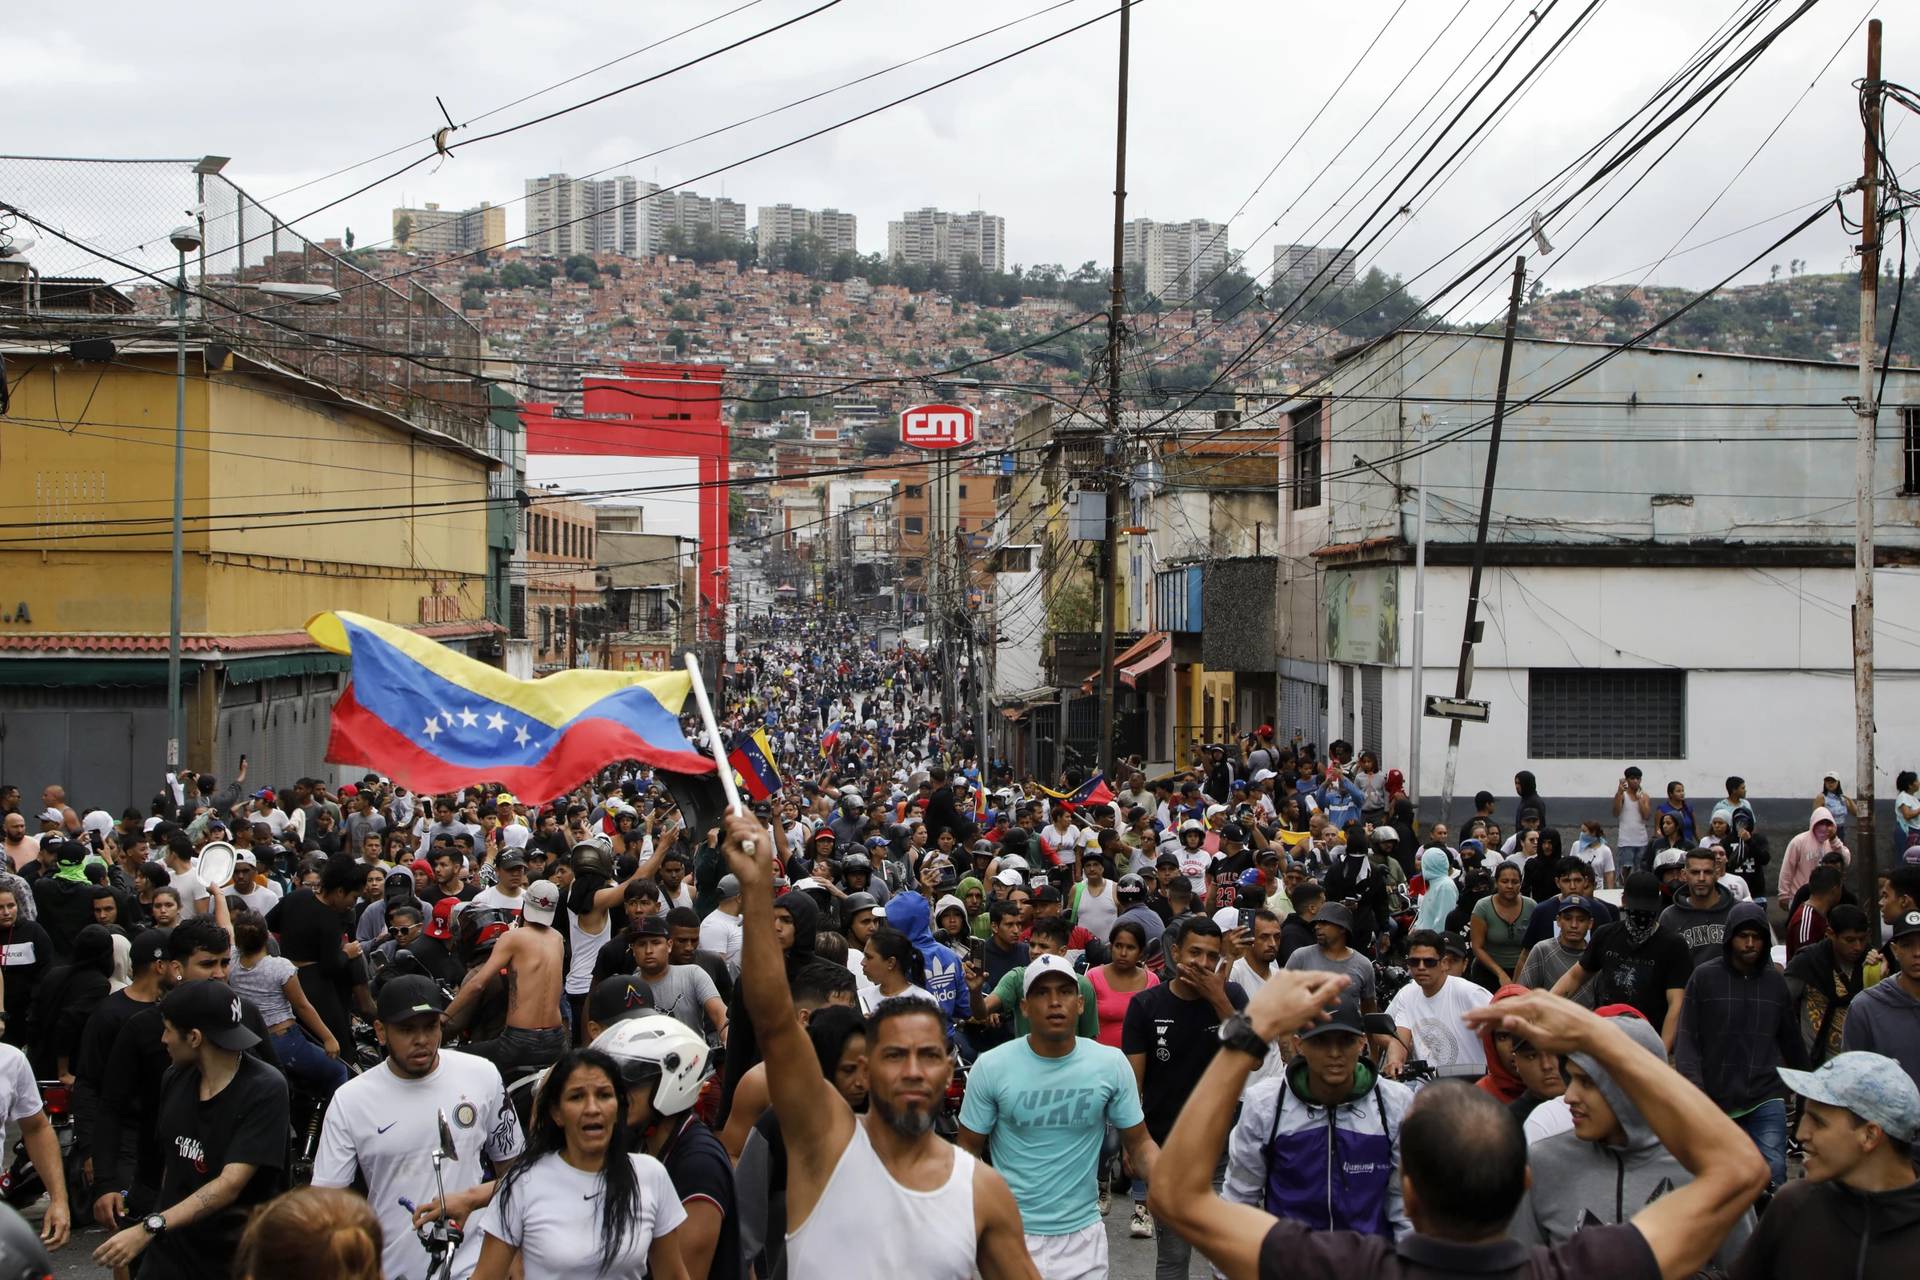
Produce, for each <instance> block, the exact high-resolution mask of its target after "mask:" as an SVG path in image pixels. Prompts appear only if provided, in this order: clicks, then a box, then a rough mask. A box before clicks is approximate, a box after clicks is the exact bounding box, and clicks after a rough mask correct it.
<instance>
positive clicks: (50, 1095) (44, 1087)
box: [0, 1080, 74, 1209]
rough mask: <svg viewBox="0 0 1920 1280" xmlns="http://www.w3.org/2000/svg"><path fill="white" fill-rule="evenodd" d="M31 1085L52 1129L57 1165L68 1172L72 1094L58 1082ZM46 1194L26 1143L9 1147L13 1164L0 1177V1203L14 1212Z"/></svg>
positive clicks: (71, 1140)
mask: <svg viewBox="0 0 1920 1280" xmlns="http://www.w3.org/2000/svg"><path fill="white" fill-rule="evenodd" d="M35 1083H36V1084H38V1085H39V1086H40V1105H41V1108H42V1109H43V1110H44V1111H45V1112H46V1116H47V1122H48V1123H49V1124H51V1125H52V1126H53V1131H54V1134H55V1135H56V1136H57V1137H58V1138H59V1140H60V1165H61V1167H62V1168H63V1169H67V1170H69V1171H72V1170H73V1168H74V1162H73V1142H74V1129H73V1094H72V1091H71V1090H69V1089H68V1088H67V1086H66V1085H64V1084H62V1083H60V1081H58V1080H38V1081H35ZM46 1193H47V1187H46V1184H45V1183H44V1182H42V1181H41V1180H40V1171H39V1170H38V1169H36V1168H34V1167H33V1159H32V1157H30V1156H29V1155H28V1154H27V1143H26V1140H25V1139H24V1138H23V1139H21V1140H20V1141H18V1142H16V1143H14V1144H13V1163H12V1164H10V1165H8V1166H7V1169H6V1172H4V1173H0V1200H5V1201H6V1203H7V1204H8V1205H10V1206H12V1207H13V1208H15V1209H25V1208H27V1207H28V1206H29V1205H31V1204H33V1203H34V1202H35V1201H37V1200H39V1199H40V1197H41V1196H43V1195H45V1194H46Z"/></svg>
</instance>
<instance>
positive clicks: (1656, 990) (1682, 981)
mask: <svg viewBox="0 0 1920 1280" xmlns="http://www.w3.org/2000/svg"><path fill="white" fill-rule="evenodd" d="M1576 963H1577V964H1578V965H1579V967H1580V968H1581V969H1582V970H1583V971H1584V972H1586V973H1596V972H1597V973H1599V975H1600V980H1599V981H1598V982H1596V983H1595V984H1594V987H1593V997H1594V1001H1595V1003H1596V1004H1600V1005H1608V1004H1630V1005H1632V1006H1633V1007H1634V1008H1636V1009H1638V1010H1639V1011H1640V1012H1641V1013H1642V1014H1643V1015H1645V1017H1646V1019H1647V1021H1648V1022H1651V1023H1652V1024H1653V1025H1654V1026H1655V1027H1660V1026H1662V1025H1664V1024H1665V1022H1666V1018H1667V992H1668V991H1669V990H1671V989H1674V988H1681V989H1684V988H1685V987H1686V985H1687V979H1688V977H1690V976H1691V975H1692V973H1693V952H1692V951H1691V950H1690V949H1689V948H1688V947H1687V940H1686V939H1685V938H1683V937H1681V936H1680V935H1679V934H1677V933H1675V932H1674V931H1673V930H1672V929H1669V928H1667V927H1666V926H1665V925H1662V926H1661V927H1659V928H1657V929H1655V930H1654V931H1653V936H1652V937H1650V938H1648V939H1647V940H1646V941H1645V942H1643V943H1640V944H1639V945H1638V946H1636V945H1635V944H1634V941H1633V938H1632V937H1631V936H1629V935H1628V933H1627V922H1626V921H1624V920H1619V921H1615V922H1614V923H1613V924H1610V925H1606V926H1604V927H1603V928H1601V929H1600V931H1599V932H1597V933H1595V934H1594V935H1593V942H1592V943H1591V944H1590V945H1589V946H1588V947H1587V949H1586V951H1585V952H1584V953H1583V954H1582V955H1581V957H1580V959H1579V960H1578V961H1577V962H1576Z"/></svg>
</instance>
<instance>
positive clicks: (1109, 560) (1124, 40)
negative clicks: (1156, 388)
mask: <svg viewBox="0 0 1920 1280" xmlns="http://www.w3.org/2000/svg"><path fill="white" fill-rule="evenodd" d="M1132 17H1133V4H1132V0H1128V3H1126V4H1123V5H1122V6H1121V7H1120V92H1119V123H1118V127H1117V129H1116V131H1115V141H1114V154H1113V293H1112V296H1111V298H1110V299H1109V300H1108V302H1107V442H1106V449H1105V458H1106V471H1107V475H1106V490H1107V512H1106V523H1105V526H1104V528H1103V530H1102V533H1103V534H1104V536H1103V537H1102V538H1101V540H1100V743H1099V750H1097V751H1096V752H1094V759H1095V760H1097V761H1099V767H1100V770H1101V772H1103V773H1105V774H1106V775H1107V777H1108V778H1110V779H1111V778H1112V777H1113V776H1114V775H1113V722H1114V678H1115V676H1114V670H1113V614H1114V610H1115V609H1116V608H1117V607H1118V605H1119V588H1118V586H1117V582H1116V580H1117V578H1118V577H1119V573H1120V504H1121V502H1122V501H1124V500H1125V498H1126V494H1127V483H1126V477H1125V475H1123V474H1122V469H1123V467H1124V466H1125V456H1124V451H1123V450H1122V449H1121V447H1120V343H1121V333H1122V322H1123V320H1124V318H1125V316H1124V313H1125V311H1126V306H1127V287H1126V270H1127V268H1126V260H1125V259H1126V223H1127V54H1128V52H1129V45H1130V43H1131V41H1132V36H1133V26H1132V22H1131V19H1132ZM1060 727H1061V731H1062V732H1063V733H1064V732H1065V730H1066V726H1065V725H1062V726H1060Z"/></svg>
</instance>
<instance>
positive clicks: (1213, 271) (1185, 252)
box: [1121, 218, 1233, 303]
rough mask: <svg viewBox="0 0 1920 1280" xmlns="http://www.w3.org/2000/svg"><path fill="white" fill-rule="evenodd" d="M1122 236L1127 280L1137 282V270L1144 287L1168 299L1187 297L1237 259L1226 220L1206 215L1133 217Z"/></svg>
mask: <svg viewBox="0 0 1920 1280" xmlns="http://www.w3.org/2000/svg"><path fill="white" fill-rule="evenodd" d="M1121 238H1122V241H1123V245H1122V249H1123V252H1122V254H1121V260H1122V261H1123V262H1125V263H1126V264H1127V278H1128V283H1130V284H1131V283H1133V282H1134V280H1135V279H1136V276H1135V272H1138V273H1139V275H1138V277H1137V279H1138V280H1139V282H1140V283H1141V284H1142V285H1143V286H1144V287H1145V289H1146V291H1147V292H1148V293H1150V294H1152V295H1153V296H1154V297H1156V298H1159V299H1161V300H1162V301H1164V302H1177V303H1184V302H1186V301H1187V300H1188V299H1190V298H1191V297H1192V296H1193V295H1194V294H1195V293H1197V292H1199V291H1200V290H1202V289H1204V288H1205V287H1206V285H1207V283H1208V282H1209V281H1211V280H1212V279H1213V278H1214V277H1215V276H1217V275H1219V274H1220V273H1221V272H1222V271H1223V270H1225V269H1226V267H1227V265H1228V263H1229V262H1231V261H1232V259H1233V250H1232V249H1231V248H1229V247H1228V244H1227V228H1226V224H1225V223H1220V222H1209V221H1208V220H1207V219H1205V218H1195V219H1193V220H1191V221H1189V222H1155V221H1154V220H1153V219H1152V218H1135V219H1134V220H1133V221H1131V222H1129V223H1127V224H1126V226H1125V227H1124V228H1123V234H1122V237H1121Z"/></svg>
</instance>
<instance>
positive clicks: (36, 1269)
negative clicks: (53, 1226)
mask: <svg viewBox="0 0 1920 1280" xmlns="http://www.w3.org/2000/svg"><path fill="white" fill-rule="evenodd" d="M52 1275H53V1259H52V1258H50V1257H48V1256H47V1247H46V1246H45V1245H43V1244H41V1243H40V1234H39V1233H38V1232H37V1231H35V1230H34V1229H33V1228H32V1227H30V1226H28V1225H27V1220H26V1219H25V1218H23V1217H21V1216H20V1215H19V1213H18V1212H16V1211H15V1210H14V1209H13V1207H12V1206H10V1205H4V1204H0V1280H51V1277H52Z"/></svg>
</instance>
